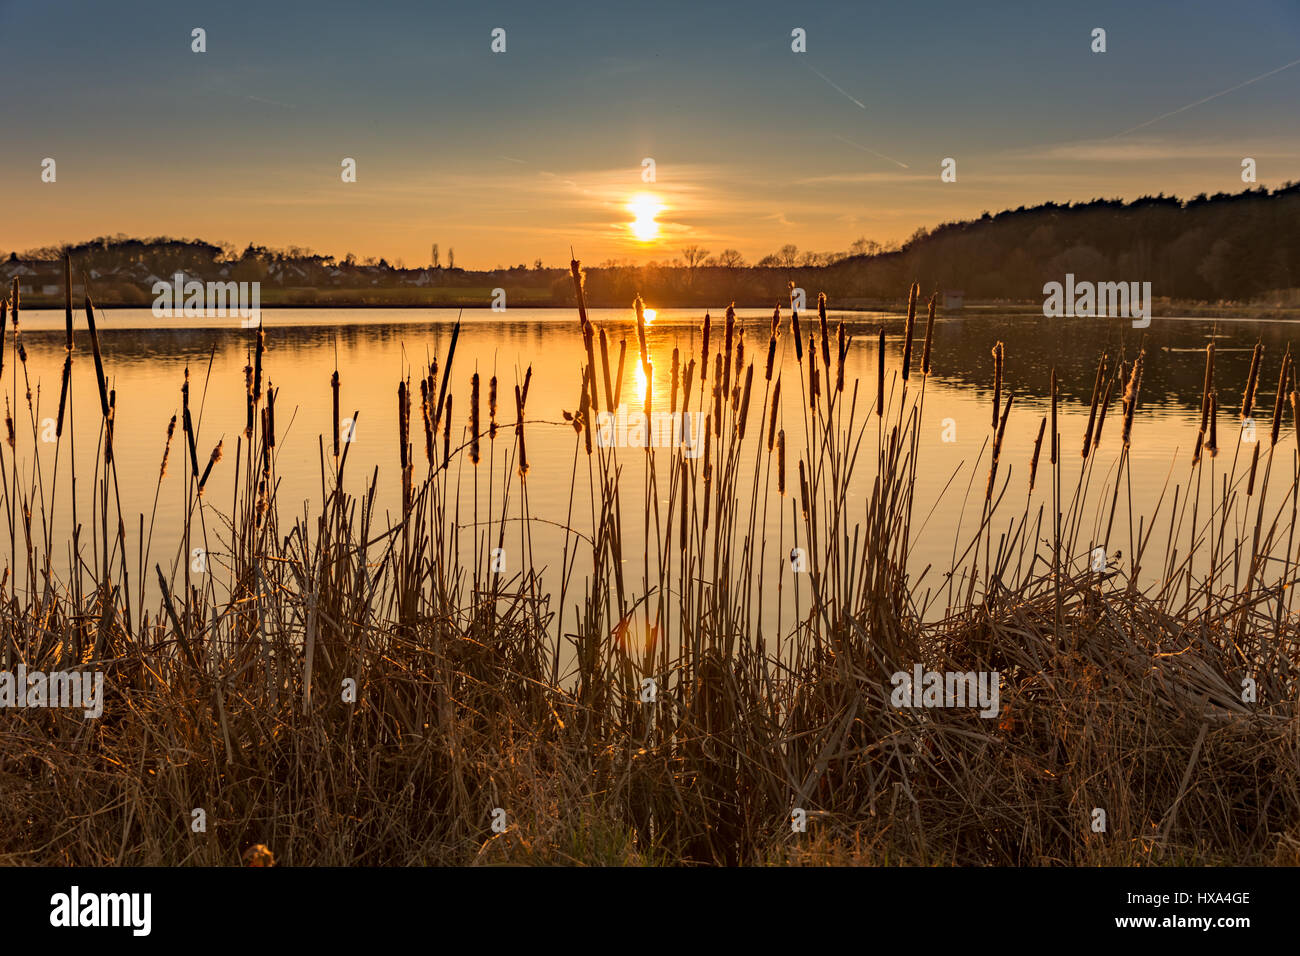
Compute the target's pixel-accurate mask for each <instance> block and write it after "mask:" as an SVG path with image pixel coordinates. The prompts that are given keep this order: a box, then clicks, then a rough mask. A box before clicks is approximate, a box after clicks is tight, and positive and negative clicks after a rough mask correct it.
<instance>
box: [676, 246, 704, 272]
mask: <svg viewBox="0 0 1300 956" xmlns="http://www.w3.org/2000/svg"><path fill="white" fill-rule="evenodd" d="M682 255H684V256H685V257H686V267H687V268H688V269H690V270H691V271H692V272H694V271H695V269H696V267H698V266H699V265H700V264H701V263H702V262H703V261H704V260H705V259H706V258H708V255H709V250H708V249H704V248H701V247H700V246H687V247H686V248H685V249H683V250H682Z"/></svg>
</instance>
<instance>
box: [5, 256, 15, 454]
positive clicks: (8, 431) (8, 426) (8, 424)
mask: <svg viewBox="0 0 1300 956" xmlns="http://www.w3.org/2000/svg"><path fill="white" fill-rule="evenodd" d="M14 282H15V284H17V280H14ZM16 440H17V439H16V438H15V436H14V416H13V414H12V412H10V410H9V396H8V395H6V396H5V441H7V442H9V447H10V448H16V447H17V445H16V444H15V442H16Z"/></svg>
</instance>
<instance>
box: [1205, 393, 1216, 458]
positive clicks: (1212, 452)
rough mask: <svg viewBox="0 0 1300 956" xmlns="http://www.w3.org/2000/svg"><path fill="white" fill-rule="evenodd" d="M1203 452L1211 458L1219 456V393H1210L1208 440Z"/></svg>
mask: <svg viewBox="0 0 1300 956" xmlns="http://www.w3.org/2000/svg"><path fill="white" fill-rule="evenodd" d="M1205 451H1206V454H1208V455H1209V456H1210V457H1211V458H1214V457H1215V456H1217V455H1218V454H1219V393H1218V392H1213V391H1212V392H1210V440H1209V441H1207V442H1206V443H1205Z"/></svg>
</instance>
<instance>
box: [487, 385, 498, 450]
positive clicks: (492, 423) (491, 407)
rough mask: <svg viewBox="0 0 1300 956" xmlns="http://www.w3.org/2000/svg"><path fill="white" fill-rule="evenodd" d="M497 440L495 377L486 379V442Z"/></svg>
mask: <svg viewBox="0 0 1300 956" xmlns="http://www.w3.org/2000/svg"><path fill="white" fill-rule="evenodd" d="M496 438H497V377H496V376H495V375H493V376H492V377H491V378H490V379H488V440H489V441H496Z"/></svg>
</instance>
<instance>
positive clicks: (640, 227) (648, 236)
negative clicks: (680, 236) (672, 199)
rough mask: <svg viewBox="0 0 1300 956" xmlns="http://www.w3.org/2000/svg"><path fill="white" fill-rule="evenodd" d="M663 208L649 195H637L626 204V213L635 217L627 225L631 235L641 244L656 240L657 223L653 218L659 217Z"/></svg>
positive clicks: (657, 234) (657, 233) (657, 232)
mask: <svg viewBox="0 0 1300 956" xmlns="http://www.w3.org/2000/svg"><path fill="white" fill-rule="evenodd" d="M663 208H664V207H663V205H662V204H661V203H660V202H659V200H658V199H656V198H655V197H654V196H652V195H651V194H650V193H639V194H638V195H636V196H634V197H633V199H632V201H631V202H630V203H628V204H627V209H628V212H630V213H632V215H633V216H635V217H636V218H635V219H633V221H632V222H631V224H630V225H629V228H630V229H631V230H632V235H634V236H636V237H637V238H638V239H639V240H641V241H642V242H650V241H651V240H653V239H656V238H658V236H659V223H657V222H655V216H657V215H659V213H660V212H662V211H663Z"/></svg>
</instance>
